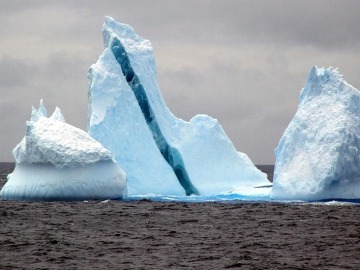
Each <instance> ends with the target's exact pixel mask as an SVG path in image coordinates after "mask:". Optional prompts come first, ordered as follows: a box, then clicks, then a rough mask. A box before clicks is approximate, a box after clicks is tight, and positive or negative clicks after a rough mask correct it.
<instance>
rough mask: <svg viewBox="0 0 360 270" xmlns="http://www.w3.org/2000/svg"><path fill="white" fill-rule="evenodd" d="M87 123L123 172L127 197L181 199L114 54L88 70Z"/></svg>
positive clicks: (106, 55) (108, 51)
mask: <svg viewBox="0 0 360 270" xmlns="http://www.w3.org/2000/svg"><path fill="white" fill-rule="evenodd" d="M88 123H89V127H88V128H89V134H90V135H91V136H92V137H93V138H95V139H96V140H97V141H99V142H101V143H102V145H103V146H104V147H106V148H107V149H111V151H112V153H113V155H114V156H115V158H116V160H117V162H118V163H119V164H120V165H121V167H122V168H123V169H124V170H125V171H126V173H127V177H128V182H127V188H128V193H129V195H136V194H142V195H146V194H166V195H174V196H181V195H185V192H184V190H183V188H182V187H181V185H180V184H179V182H178V181H177V179H176V176H175V174H174V173H173V171H172V169H171V167H170V166H169V165H168V164H167V163H166V161H165V160H164V159H163V157H162V155H161V153H160V152H159V149H158V148H157V146H156V143H155V141H154V140H153V137H152V133H151V132H150V130H149V128H148V126H147V124H146V121H145V118H144V116H143V114H142V112H141V109H140V107H139V106H138V102H137V100H136V98H135V96H134V94H133V92H132V90H131V88H130V86H129V85H128V83H127V81H126V79H125V77H124V76H123V74H122V71H121V68H120V66H119V65H118V63H117V62H116V59H115V57H114V54H113V53H112V52H111V51H110V50H109V49H107V48H106V49H105V50H104V52H103V54H102V55H101V56H100V58H99V60H98V61H97V62H96V64H94V65H92V66H91V68H90V69H89V118H88Z"/></svg>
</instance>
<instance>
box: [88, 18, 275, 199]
mask: <svg viewBox="0 0 360 270" xmlns="http://www.w3.org/2000/svg"><path fill="white" fill-rule="evenodd" d="M103 36H104V43H105V50H104V52H103V54H102V56H101V57H100V58H99V60H98V62H97V63H96V64H95V65H93V66H92V67H91V68H90V72H89V74H90V75H89V97H90V99H89V107H90V109H89V112H90V114H89V118H88V119H89V121H88V123H89V133H90V134H91V136H93V137H94V138H95V139H96V140H98V141H99V142H101V143H102V144H103V145H104V146H105V147H107V148H108V149H109V150H110V151H112V152H113V153H114V154H115V157H116V159H117V161H118V162H119V164H120V165H121V166H122V167H123V168H124V169H125V171H126V172H127V174H128V186H129V194H130V195H139V194H144V193H158V194H159V193H160V194H165V195H167V194H168V195H172V194H179V192H180V193H182V195H184V194H185V193H186V194H188V195H190V194H199V195H205V196H208V195H216V194H224V193H234V192H237V193H240V194H241V193H243V192H244V193H246V194H255V195H256V194H259V193H261V194H263V192H264V191H263V190H262V189H257V188H254V187H255V186H265V185H269V181H268V180H267V178H266V175H265V174H263V173H262V172H260V171H259V170H258V169H257V168H256V167H255V166H254V165H253V163H252V162H251V161H250V159H249V158H248V157H247V156H246V155H245V154H243V153H238V152H237V150H236V149H235V147H234V146H233V144H232V142H231V141H230V140H229V138H228V137H227V135H226V134H225V132H224V130H223V129H222V127H221V125H220V124H219V123H218V121H217V120H216V119H213V118H211V117H209V116H207V115H198V116H195V117H194V118H192V119H191V120H190V122H186V121H183V120H181V119H178V118H176V117H175V116H174V115H173V114H172V113H171V112H170V111H169V109H168V108H167V106H166V104H165V102H164V100H163V98H162V96H161V93H160V90H159V86H158V83H157V80H156V66H155V59H154V55H153V51H152V47H151V43H150V41H148V40H144V39H142V38H141V37H139V36H138V35H137V34H136V33H135V32H134V30H133V29H132V28H131V27H130V26H128V25H125V24H120V23H117V22H115V21H114V20H113V19H112V18H110V17H107V18H106V22H105V24H104V26H103ZM179 102H181V101H179ZM184 106H186V104H184ZM160 153H161V154H160ZM139 161H141V162H139ZM154 170H155V171H156V172H155V173H154ZM158 176H160V178H159V177H158ZM179 182H180V183H181V185H182V187H183V188H181V187H180V185H179ZM136 188H138V189H137V190H136Z"/></svg>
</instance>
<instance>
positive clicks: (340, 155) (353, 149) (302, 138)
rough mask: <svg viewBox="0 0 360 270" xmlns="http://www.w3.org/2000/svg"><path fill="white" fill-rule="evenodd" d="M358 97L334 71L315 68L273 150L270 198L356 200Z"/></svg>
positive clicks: (359, 192) (359, 183)
mask: <svg viewBox="0 0 360 270" xmlns="http://www.w3.org/2000/svg"><path fill="white" fill-rule="evenodd" d="M359 149H360V92H359V91H358V90H357V89H355V88H354V87H352V86H351V85H349V84H348V83H346V82H345V80H344V79H343V76H342V75H340V74H339V72H338V71H337V69H333V68H328V69H325V68H317V67H316V66H315V67H313V68H312V69H311V71H310V73H309V75H308V78H307V82H306V85H305V87H304V88H303V89H302V90H301V93H300V101H299V106H298V110H297V112H296V114H295V116H294V118H293V120H292V121H291V122H290V124H289V126H288V127H287V128H286V130H285V132H284V134H283V136H282V138H281V140H280V142H279V145H278V147H277V148H276V149H275V156H276V162H275V171H274V182H273V189H272V192H271V193H270V198H272V199H281V200H306V201H311V200H327V199H360V153H359Z"/></svg>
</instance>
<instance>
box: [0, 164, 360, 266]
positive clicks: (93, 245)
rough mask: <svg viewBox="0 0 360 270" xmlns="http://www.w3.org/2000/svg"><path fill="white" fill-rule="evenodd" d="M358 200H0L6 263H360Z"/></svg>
mask: <svg viewBox="0 0 360 270" xmlns="http://www.w3.org/2000/svg"><path fill="white" fill-rule="evenodd" d="M13 167H14V164H13V163H0V177H1V179H0V180H1V182H0V187H1V186H2V185H3V184H4V182H5V179H6V175H7V174H8V173H10V172H11V171H12V170H13ZM259 168H260V169H262V170H264V171H266V172H267V173H268V174H271V175H272V170H273V166H259ZM359 207H360V204H354V203H344V202H326V203H302V202H292V203H280V202H269V201H267V202H265V201H264V202H261V201H260V202H259V201H244V200H234V201H226V202H224V201H218V202H176V201H152V200H148V199H142V200H126V201H88V202H85V201H84V202H17V201H0V269H360V211H359V210H360V208H359Z"/></svg>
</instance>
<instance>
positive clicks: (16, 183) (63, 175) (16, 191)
mask: <svg viewBox="0 0 360 270" xmlns="http://www.w3.org/2000/svg"><path fill="white" fill-rule="evenodd" d="M13 155H14V158H15V161H16V167H15V170H14V172H13V173H12V174H10V175H9V176H8V181H7V183H6V184H5V185H4V187H3V188H2V190H1V192H0V196H1V197H2V198H3V199H7V200H85V199H121V198H123V197H124V196H126V175H125V173H124V172H123V171H122V170H121V168H120V167H119V166H118V164H116V162H115V161H114V160H113V156H112V154H111V153H110V152H109V151H108V150H107V149H105V148H104V147H103V146H102V145H101V144H100V143H99V142H97V141H95V140H94V139H93V138H91V137H90V136H89V135H88V134H87V133H86V132H84V131H82V130H80V129H78V128H75V127H73V126H71V125H69V124H66V123H65V120H64V117H63V116H62V114H61V112H60V109H58V108H56V109H55V111H54V113H53V115H52V116H51V117H49V118H47V111H46V108H45V106H44V104H43V102H42V101H41V102H40V106H39V109H38V110H36V109H34V108H33V110H32V116H31V120H30V121H27V123H26V135H25V137H24V138H23V140H22V141H21V142H20V143H19V144H18V145H17V146H16V147H15V149H14V150H13Z"/></svg>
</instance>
